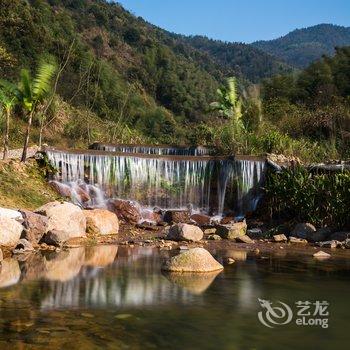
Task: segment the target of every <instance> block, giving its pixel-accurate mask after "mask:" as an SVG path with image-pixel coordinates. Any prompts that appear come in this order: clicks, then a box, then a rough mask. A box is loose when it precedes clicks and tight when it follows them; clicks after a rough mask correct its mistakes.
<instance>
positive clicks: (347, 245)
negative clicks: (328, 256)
mask: <svg viewBox="0 0 350 350" xmlns="http://www.w3.org/2000/svg"><path fill="white" fill-rule="evenodd" d="M344 247H345V248H347V249H350V239H346V240H345V241H344Z"/></svg>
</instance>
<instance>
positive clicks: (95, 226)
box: [83, 209, 119, 235]
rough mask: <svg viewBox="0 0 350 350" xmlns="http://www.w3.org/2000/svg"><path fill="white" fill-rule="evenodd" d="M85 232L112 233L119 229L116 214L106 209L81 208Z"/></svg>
mask: <svg viewBox="0 0 350 350" xmlns="http://www.w3.org/2000/svg"><path fill="white" fill-rule="evenodd" d="M83 213H84V215H85V218H86V232H88V233H91V234H96V235H113V234H117V233H118V231H119V220H118V217H117V215H115V214H114V213H112V212H111V211H109V210H106V209H93V210H83Z"/></svg>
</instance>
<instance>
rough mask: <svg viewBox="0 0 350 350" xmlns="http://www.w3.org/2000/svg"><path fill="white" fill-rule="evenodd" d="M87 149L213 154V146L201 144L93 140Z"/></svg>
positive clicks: (161, 153) (197, 154)
mask: <svg viewBox="0 0 350 350" xmlns="http://www.w3.org/2000/svg"><path fill="white" fill-rule="evenodd" d="M89 149H94V150H99V151H108V152H123V153H143V154H158V155H168V156H170V155H173V156H209V155H215V154H216V150H215V149H214V148H209V147H203V146H187V147H178V146H168V145H157V146H150V145H128V144H114V143H101V142H95V143H93V144H92V145H90V146H89Z"/></svg>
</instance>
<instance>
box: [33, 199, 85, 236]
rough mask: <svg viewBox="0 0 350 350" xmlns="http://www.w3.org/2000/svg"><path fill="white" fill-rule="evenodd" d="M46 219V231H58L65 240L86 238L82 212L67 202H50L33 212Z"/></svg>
mask: <svg viewBox="0 0 350 350" xmlns="http://www.w3.org/2000/svg"><path fill="white" fill-rule="evenodd" d="M35 213H37V214H40V215H44V216H46V217H47V218H48V225H47V231H53V230H55V231H59V232H61V233H62V234H61V235H60V236H61V238H62V239H63V238H65V240H67V239H70V238H74V237H86V218H85V215H84V213H83V211H82V210H81V209H80V208H79V207H78V206H76V205H74V204H72V203H68V202H63V203H60V202H57V201H56V202H50V203H47V204H45V205H43V206H42V207H40V208H39V209H37V210H36V211H35Z"/></svg>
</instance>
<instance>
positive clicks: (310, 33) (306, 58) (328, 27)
mask: <svg viewBox="0 0 350 350" xmlns="http://www.w3.org/2000/svg"><path fill="white" fill-rule="evenodd" d="M349 45H350V28H349V27H342V26H337V25H332V24H319V25H316V26H312V27H309V28H304V29H297V30H294V31H293V32H290V33H289V34H287V35H285V36H283V37H281V38H278V39H275V40H269V41H257V42H255V43H253V46H254V47H256V48H258V49H261V50H263V51H265V52H266V53H268V54H272V55H274V56H275V57H278V58H279V59H281V60H283V61H285V62H287V63H289V64H290V65H292V66H294V67H299V68H305V67H307V66H308V65H309V64H310V63H312V62H314V61H316V60H318V59H320V58H321V57H322V56H323V55H332V54H333V53H334V48H335V47H341V46H349Z"/></svg>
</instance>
